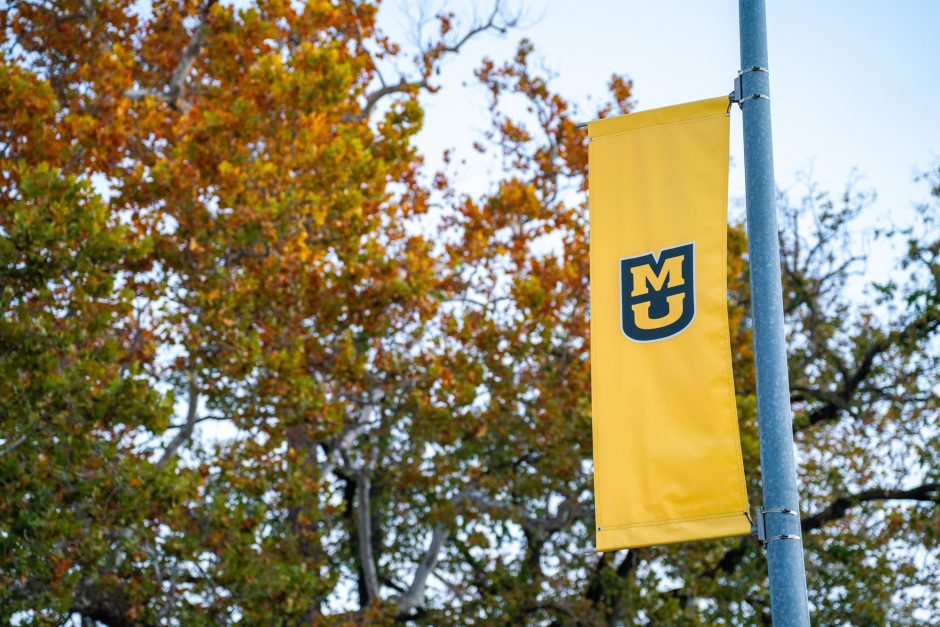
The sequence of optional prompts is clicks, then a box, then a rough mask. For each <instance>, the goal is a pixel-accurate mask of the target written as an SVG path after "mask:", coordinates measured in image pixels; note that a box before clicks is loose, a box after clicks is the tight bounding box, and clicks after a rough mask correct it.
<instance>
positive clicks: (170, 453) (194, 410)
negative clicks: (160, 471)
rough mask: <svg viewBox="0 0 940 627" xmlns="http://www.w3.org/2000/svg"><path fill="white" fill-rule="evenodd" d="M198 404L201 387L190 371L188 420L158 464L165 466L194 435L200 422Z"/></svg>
mask: <svg viewBox="0 0 940 627" xmlns="http://www.w3.org/2000/svg"><path fill="white" fill-rule="evenodd" d="M198 406H199V387H198V385H197V384H196V374H195V373H194V372H190V374H189V408H188V409H187V411H186V422H184V423H183V425H182V427H181V428H180V430H179V433H177V434H176V435H175V436H174V437H173V439H172V440H170V443H169V445H167V447H166V450H164V451H163V456H161V457H160V461H158V462H157V466H164V465H166V463H167V462H168V461H170V460H171V459H172V458H173V457H174V456H175V455H176V451H177V450H178V449H179V447H180V446H182V445H183V444H184V443H186V441H188V440H189V438H190V437H192V435H193V429H194V428H195V427H196V423H197V422H198V418H197V415H198Z"/></svg>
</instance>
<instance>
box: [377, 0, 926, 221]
mask: <svg viewBox="0 0 940 627" xmlns="http://www.w3.org/2000/svg"><path fill="white" fill-rule="evenodd" d="M414 4H415V2H414V1H413V0H387V1H386V4H385V6H384V7H383V8H382V12H381V14H380V24H382V26H383V27H384V28H386V29H387V30H389V31H390V32H392V33H393V34H394V35H396V36H402V35H404V33H405V29H406V28H407V23H408V19H407V18H406V17H405V8H406V7H413V6H414ZM448 6H449V7H450V9H451V10H453V11H455V12H456V13H458V14H462V15H467V14H469V13H470V12H472V11H473V8H474V7H475V6H476V7H478V10H479V11H481V12H483V11H485V10H486V8H487V7H489V6H491V4H490V2H489V1H484V0H478V1H477V2H470V1H469V0H459V1H458V0H452V1H451V2H449V3H448ZM517 6H523V8H524V9H525V10H526V11H527V12H528V14H529V15H530V17H531V19H530V20H529V22H530V25H529V26H528V27H526V28H523V29H521V30H518V31H516V32H513V33H511V34H509V35H508V36H506V37H505V38H502V39H500V38H495V37H489V38H486V39H485V40H480V41H477V42H476V43H475V44H474V45H473V46H470V47H468V48H467V50H466V52H465V54H463V55H462V56H461V58H459V59H454V60H452V61H450V62H448V63H447V65H446V66H445V68H444V73H443V75H442V77H441V83H442V84H443V86H444V89H443V90H442V92H441V93H440V94H438V95H435V96H432V97H430V98H429V99H428V100H427V101H426V103H427V112H428V113H427V124H426V129H425V131H423V133H422V135H421V143H422V145H423V147H424V148H425V150H426V151H427V152H428V153H429V154H431V155H433V154H436V153H437V152H439V151H440V150H442V149H443V148H447V147H461V146H464V147H467V146H469V145H470V142H472V141H473V139H476V138H478V137H479V133H480V130H481V129H483V128H485V126H486V124H487V117H486V113H485V105H486V95H485V94H483V93H482V91H481V90H480V89H479V88H478V87H476V85H475V80H474V79H473V76H472V70H473V68H475V67H477V65H478V64H479V60H480V58H481V57H482V56H484V55H489V56H491V57H493V58H494V59H497V60H500V59H505V58H507V57H508V56H509V55H511V54H512V52H513V51H514V49H515V46H516V43H517V42H518V40H519V38H520V37H522V36H525V37H528V38H530V39H531V40H532V41H533V42H534V43H535V45H536V51H537V54H538V56H539V57H540V58H541V59H543V60H544V63H545V65H546V66H547V67H549V68H550V69H552V70H553V71H554V72H556V73H557V78H556V79H555V80H554V83H553V86H554V87H555V88H556V89H557V90H558V91H560V92H561V93H563V94H564V95H566V96H567V97H569V98H570V99H572V100H574V101H576V102H581V103H587V102H588V98H589V97H592V96H593V98H594V100H595V101H597V99H598V98H600V97H603V95H604V93H605V85H606V82H607V80H608V79H609V77H610V75H611V74H612V73H614V72H618V73H624V74H627V75H628V76H630V77H631V78H633V79H634V81H635V97H636V101H637V109H638V110H639V109H648V108H654V107H659V106H665V105H669V104H675V103H679V102H685V101H690V100H698V99H701V98H708V97H712V96H716V95H722V94H726V93H728V92H729V91H730V90H731V87H732V81H733V78H734V76H735V73H736V72H737V70H738V69H739V57H738V23H737V2H736V1H734V0H720V1H719V0H708V1H704V0H697V1H696V0H658V1H655V2H653V1H646V2H640V1H629V0H627V1H624V0H621V1H615V0H582V1H581V2H573V1H570V0H529V1H528V2H524V3H519V4H517ZM768 29H769V45H770V70H771V93H772V97H773V102H772V116H773V124H774V146H775V160H776V172H777V182H778V185H779V186H782V187H787V186H789V185H791V184H792V183H793V181H794V179H795V175H796V173H797V172H799V171H801V170H806V169H807V168H810V167H812V169H813V172H814V176H815V178H816V179H817V180H818V181H819V182H820V183H822V184H823V185H825V186H826V187H827V188H829V189H832V190H833V191H837V190H840V189H841V188H842V187H843V185H844V184H845V182H846V180H847V179H848V177H849V174H850V172H851V171H852V169H853V168H855V167H857V168H858V170H859V172H860V174H861V175H862V176H863V180H864V183H865V184H866V185H868V186H870V187H872V188H874V189H875V190H877V192H878V195H879V199H880V200H879V202H878V205H877V206H876V207H875V208H874V209H873V212H872V213H871V215H870V216H869V217H868V218H867V219H866V220H865V222H866V223H867V224H868V225H872V224H875V223H876V222H879V223H880V222H881V221H883V220H884V218H885V217H886V216H890V217H892V218H894V219H897V220H901V221H909V220H911V219H913V212H912V211H911V209H910V207H911V205H912V203H913V202H915V201H917V200H922V199H923V198H924V197H925V193H924V188H923V186H916V185H914V184H913V183H912V179H913V176H914V175H915V173H917V172H919V171H923V170H925V169H927V168H929V167H930V166H932V165H935V164H936V163H937V162H938V161H940V0H895V1H893V2H889V1H886V0H884V1H874V0H863V1H854V2H850V1H848V0H816V1H810V0H787V1H783V0H768ZM464 83H466V84H467V85H468V86H464ZM731 126H732V148H731V152H732V160H733V163H734V164H741V163H742V158H741V154H742V152H741V150H742V149H741V139H740V135H741V133H740V129H741V119H740V113H739V112H737V110H736V109H735V113H734V114H733V118H732V124H731ZM463 154H464V156H466V157H467V159H468V163H467V165H466V168H465V172H466V177H465V179H464V183H465V185H464V189H466V190H467V191H472V190H473V189H474V188H475V189H476V190H477V191H482V190H481V189H480V186H486V185H487V183H488V182H489V181H492V180H493V179H492V178H491V177H488V176H487V174H486V172H485V169H486V168H487V167H491V166H487V165H486V164H484V163H483V162H482V161H481V160H480V159H478V158H476V157H474V153H472V152H470V151H466V152H464V153H463ZM741 170H742V168H741V167H740V166H737V167H733V169H732V177H731V190H730V191H731V195H732V197H735V196H741V195H743V173H742V172H741ZM483 189H485V187H483Z"/></svg>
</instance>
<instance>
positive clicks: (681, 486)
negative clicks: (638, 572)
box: [588, 96, 750, 551]
mask: <svg viewBox="0 0 940 627" xmlns="http://www.w3.org/2000/svg"><path fill="white" fill-rule="evenodd" d="M727 111H728V97H727V96H723V97H721V98H714V99H710V100H702V101H699V102H692V103H689V104H683V105H677V106H674V107H665V108H663V109H655V110H652V111H646V112H641V113H631V114H629V115H624V116H620V117H616V118H608V119H604V120H599V121H597V122H591V123H590V124H589V126H588V129H589V134H590V137H591V140H590V141H591V143H590V149H589V158H590V178H589V188H590V219H591V377H592V413H593V415H592V422H593V428H594V495H595V508H596V510H595V513H596V522H597V525H596V526H597V550H599V551H610V550H615V549H622V548H629V547H639V546H649V545H654V544H667V543H671V542H684V541H687V540H699V539H705V538H719V537H724V536H732V535H741V534H747V533H750V523H749V522H748V518H747V514H746V512H747V511H748V504H747V491H746V488H745V484H744V467H743V466H744V464H743V461H742V458H741V442H740V438H739V434H738V419H737V411H736V408H735V400H734V380H733V379H732V374H731V347H730V336H729V331H728V309H727V301H726V298H727V211H728V136H729V123H728V119H729V118H728V115H727Z"/></svg>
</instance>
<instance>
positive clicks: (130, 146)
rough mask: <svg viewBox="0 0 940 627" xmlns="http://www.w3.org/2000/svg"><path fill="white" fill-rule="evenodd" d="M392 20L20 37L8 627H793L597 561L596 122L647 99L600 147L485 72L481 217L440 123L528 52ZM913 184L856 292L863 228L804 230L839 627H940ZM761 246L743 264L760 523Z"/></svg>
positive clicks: (759, 593)
mask: <svg viewBox="0 0 940 627" xmlns="http://www.w3.org/2000/svg"><path fill="white" fill-rule="evenodd" d="M377 10H378V6H377V2H375V1H373V0H308V1H307V2H302V3H298V2H284V1H281V0H265V1H259V2H257V3H250V4H243V3H235V5H234V6H233V5H231V4H227V3H217V2H215V1H214V0H202V1H193V0H172V1H168V2H159V3H153V5H152V6H151V7H144V6H143V5H142V4H141V3H137V2H132V1H130V0H67V1H63V2H51V1H47V0H30V1H22V2H12V3H9V4H8V5H7V6H6V7H5V8H3V9H0V19H2V25H3V30H4V45H3V48H2V52H0V54H2V57H0V489H2V496H0V620H2V621H3V622H5V623H8V622H14V623H17V622H18V623H21V624H63V623H67V622H68V621H70V620H79V619H80V620H81V621H83V623H85V624H94V622H95V621H97V622H98V623H101V624H105V625H151V624H154V625H156V624H180V625H190V624H229V623H234V622H243V623H246V624H269V623H274V624H285V625H288V624H289V625H293V624H324V625H326V624H356V623H367V624H393V623H396V622H411V623H417V624H486V625H489V624H497V625H499V624H506V625H510V624H583V625H603V624H663V623H667V624H672V623H676V624H697V623H731V624H754V623H769V607H768V594H767V587H766V586H767V583H766V563H765V561H764V558H763V555H762V550H761V548H760V546H759V545H758V544H757V542H756V540H754V539H753V538H739V539H728V540H718V541H709V542H699V543H695V544H683V545H676V546H664V547H650V548H646V549H638V550H631V551H620V552H616V553H611V554H604V555H597V554H594V553H593V552H591V551H590V549H591V548H592V547H593V500H592V496H591V480H592V475H591V473H592V469H591V445H590V442H591V436H590V434H591V425H590V363H589V350H588V348H589V346H588V329H589V325H588V320H589V311H588V287H589V284H588V280H589V264H588V236H589V233H588V229H587V200H586V191H587V189H586V188H587V178H586V173H587V138H586V133H585V132H584V130H582V129H579V128H578V126H577V124H576V122H578V121H580V120H581V119H584V118H585V117H591V116H605V115H608V114H612V113H621V112H622V113H626V112H629V111H630V110H631V108H632V106H633V103H632V90H633V84H632V83H631V82H630V81H629V80H628V79H627V78H625V77H621V76H614V77H613V78H612V79H611V82H610V85H609V88H610V90H609V99H608V100H609V101H608V103H607V104H606V105H604V106H602V107H600V109H599V110H597V111H590V112H583V113H578V110H577V109H576V108H575V107H574V106H573V105H572V104H571V102H569V101H568V100H567V99H565V98H564V97H563V96H561V95H560V94H558V93H555V91H553V89H552V87H551V83H550V80H549V78H548V77H547V76H546V75H545V74H544V72H543V71H542V70H541V69H539V67H538V64H537V63H534V62H533V59H534V52H533V48H532V45H531V44H530V43H528V42H526V41H525V40H523V41H522V43H521V44H520V45H519V48H518V52H517V53H516V55H515V56H514V57H512V58H510V59H508V60H497V59H486V60H484V61H483V62H482V64H481V66H480V69H479V70H478V71H477V73H476V76H477V78H478V80H479V82H480V88H481V90H482V93H485V94H487V97H488V98H489V99H490V113H491V117H492V126H491V128H490V130H489V131H488V132H486V133H484V135H483V136H481V138H480V142H479V143H478V144H477V145H476V150H478V151H479V152H481V153H485V154H481V155H480V158H487V159H492V160H493V161H494V162H495V163H498V164H499V166H500V167H499V168H497V174H495V175H494V179H493V180H492V181H491V185H490V187H489V188H488V189H486V190H465V189H461V188H460V186H459V185H457V184H456V183H455V182H454V181H455V180H456V177H455V174H456V173H458V172H459V167H460V164H459V163H458V162H455V161H452V160H449V159H447V158H445V166H444V167H443V169H442V170H441V171H432V169H431V168H429V167H428V166H427V165H426V164H425V156H426V155H422V153H421V152H420V150H419V147H418V144H417V142H416V134H417V133H418V131H419V130H420V129H421V125H422V116H423V110H424V107H425V106H427V105H428V103H431V102H433V100H432V99H433V93H434V92H435V91H436V90H437V89H438V83H437V78H436V77H437V76H438V75H439V73H440V72H441V71H447V70H446V68H444V67H443V63H444V61H445V60H446V59H447V58H448V57H449V56H451V55H454V54H457V53H459V52H460V51H461V49H462V48H464V46H465V44H466V43H467V42H468V41H470V40H472V39H474V38H479V37H486V36H489V35H488V34H490V33H501V32H505V31H507V30H508V29H511V28H512V27H513V26H515V23H516V21H517V20H516V17H515V16H513V15H511V14H509V13H507V12H506V11H505V9H504V8H502V7H500V6H499V4H497V5H495V7H494V8H493V11H492V12H491V13H488V14H486V15H482V16H479V17H478V18H477V19H475V20H469V19H468V18H466V17H463V18H461V16H457V15H454V14H450V13H441V14H440V15H437V16H435V17H434V18H432V19H431V20H430V21H429V22H428V24H426V26H428V25H430V26H431V27H433V28H430V29H425V31H433V33H434V35H433V36H431V37H425V38H423V39H422V40H421V41H420V42H418V44H417V46H418V47H417V48H414V47H408V46H403V45H401V44H400V43H398V42H394V41H392V40H391V39H390V38H389V37H387V36H386V35H384V34H383V33H382V32H381V31H380V30H379V29H378V28H377V25H376V15H377ZM579 116H580V117H579ZM920 184H924V185H928V186H930V187H931V189H932V192H933V196H932V198H933V200H932V201H931V202H929V203H926V204H925V205H924V206H923V207H920V208H919V214H918V215H919V216H920V219H919V221H918V224H916V225H915V226H912V227H910V228H906V229H895V230H892V231H891V232H886V233H884V234H882V235H881V237H883V238H886V240H885V241H890V242H893V243H894V244H896V245H897V246H898V247H899V250H901V249H903V250H901V252H903V255H902V257H903V260H902V262H901V263H900V265H899V267H898V268H897V269H896V271H895V272H894V274H893V275H892V276H893V277H894V278H893V279H892V280H890V281H888V282H885V283H873V284H870V285H868V287H867V291H864V292H862V291H860V288H859V286H860V285H862V284H864V277H863V276H862V272H863V270H864V263H865V259H864V255H863V254H862V253H859V252H854V251H859V250H860V249H859V247H858V246H857V241H856V239H855V238H854V237H853V233H854V232H855V231H854V230H853V227H852V223H853V220H854V219H855V218H856V217H857V216H858V215H859V214H860V213H861V212H862V211H863V210H864V209H865V208H866V207H868V206H870V205H871V203H872V202H873V200H872V198H871V197H870V196H868V195H867V194H865V193H860V192H859V191H857V190H858V188H857V187H853V186H850V187H849V188H848V190H847V191H846V192H845V193H843V194H838V195H832V194H829V193H826V192H824V191H821V190H819V189H817V188H815V187H813V186H811V185H810V186H808V187H807V189H806V190H805V193H804V194H781V196H780V212H781V218H782V222H781V226H782V231H781V239H780V242H781V250H782V259H783V264H782V269H783V280H784V302H785V309H786V312H785V314H786V320H787V329H788V338H787V339H788V345H789V364H790V381H791V397H792V405H793V410H794V417H795V422H794V431H795V437H796V443H797V448H798V460H799V468H800V477H799V479H800V486H801V490H802V494H801V496H802V499H803V507H802V509H803V519H802V525H803V530H804V544H805V548H806V555H807V567H808V580H809V586H810V600H811V603H812V606H813V614H814V621H815V622H817V623H819V624H845V623H852V624H882V623H886V622H898V621H899V622H903V623H909V622H911V621H917V620H922V621H923V622H929V621H930V620H931V619H933V620H936V619H937V618H938V617H940V595H937V594H936V592H937V583H936V582H937V581H938V580H940V552H938V539H940V538H938V535H940V508H938V507H937V503H938V501H940V446H938V435H940V429H938V417H940V401H938V395H937V382H938V380H940V376H938V375H940V344H938V328H940V170H936V171H933V172H929V173H927V174H926V175H925V176H924V177H923V178H922V179H921V181H920ZM746 247H747V243H746V239H745V235H744V231H743V229H742V228H741V227H740V226H739V225H732V226H731V227H729V267H728V280H729V292H728V293H729V300H728V306H729V312H730V321H731V337H732V353H733V357H734V364H735V386H736V395H737V402H738V412H739V418H740V424H741V433H742V440H743V450H744V456H745V465H746V472H747V474H748V481H749V492H750V498H751V504H752V506H756V505H758V504H759V503H760V496H759V495H760V490H759V481H760V475H759V470H758V468H759V459H758V446H757V432H756V403H755V397H754V376H753V366H752V354H751V322H750V320H749V317H748V308H749V290H748V270H747V253H746ZM862 293H864V294H865V296H864V297H860V296H858V295H857V294H862ZM853 294H856V295H855V296H853Z"/></svg>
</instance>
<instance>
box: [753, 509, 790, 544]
mask: <svg viewBox="0 0 940 627" xmlns="http://www.w3.org/2000/svg"><path fill="white" fill-rule="evenodd" d="M767 514H783V515H785V516H796V517H797V519H799V517H800V514H799V513H798V512H794V511H793V510H792V509H786V508H783V507H778V508H771V509H764V508H763V507H761V508H760V509H759V510H758V511H757V524H756V525H755V526H754V527H753V532H754V535H756V536H757V541H758V542H760V545H761V546H762V547H765V548H766V547H767V543H768V542H774V541H775V540H800V539H801V537H800V536H799V535H797V534H793V533H781V534H778V535H775V536H770V537H767V523H766V521H765V520H764V516H765V515H767Z"/></svg>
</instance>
